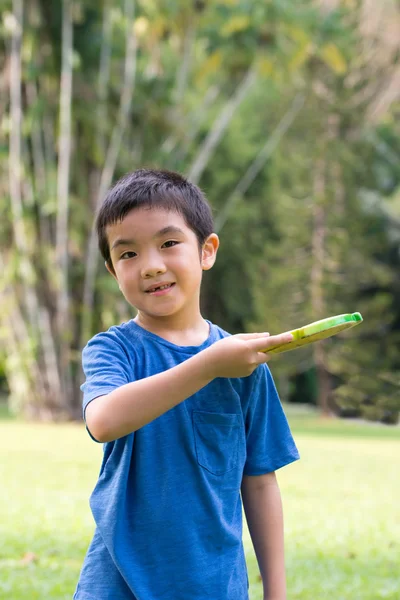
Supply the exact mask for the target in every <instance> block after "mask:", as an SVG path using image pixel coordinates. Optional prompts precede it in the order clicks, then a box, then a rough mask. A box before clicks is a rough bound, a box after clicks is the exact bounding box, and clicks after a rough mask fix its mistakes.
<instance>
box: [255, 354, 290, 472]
mask: <svg viewBox="0 0 400 600" xmlns="http://www.w3.org/2000/svg"><path fill="white" fill-rule="evenodd" d="M248 402H249V404H248V408H247V411H246V416H245V427H246V445H247V459H246V464H245V467H244V474H245V475H263V474H264V473H270V472H272V471H276V470H277V469H280V468H281V467H284V466H285V465H288V464H289V463H291V462H293V461H295V460H298V459H299V458H300V456H299V453H298V450H297V448H296V444H295V442H294V440H293V437H292V434H291V431H290V428H289V424H288V422H287V419H286V415H285V413H284V410H283V407H282V404H281V402H280V399H279V396H278V393H277V391H276V387H275V383H274V380H273V378H272V375H271V373H270V370H269V369H268V367H267V365H265V364H263V365H261V366H260V367H258V369H257V370H256V372H255V377H254V379H253V385H252V388H251V391H250V397H249V399H248Z"/></svg>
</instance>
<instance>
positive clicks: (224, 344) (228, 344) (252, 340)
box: [204, 333, 293, 378]
mask: <svg viewBox="0 0 400 600" xmlns="http://www.w3.org/2000/svg"><path fill="white" fill-rule="evenodd" d="M292 339H293V336H292V334H291V333H281V334H279V335H272V336H270V335H269V333H239V334H238V335H231V336H229V337H226V338H224V339H222V340H219V341H218V342H216V343H215V344H213V345H212V346H210V347H209V348H207V350H205V351H204V352H205V354H207V369H210V370H211V373H212V375H213V377H214V378H215V377H247V376H248V375H251V374H252V372H253V371H254V369H256V368H257V367H258V365H261V364H262V363H265V362H268V360H269V359H270V358H271V355H269V354H268V353H266V352H262V350H268V348H272V347H273V346H277V345H278V344H286V343H288V342H291V341H292Z"/></svg>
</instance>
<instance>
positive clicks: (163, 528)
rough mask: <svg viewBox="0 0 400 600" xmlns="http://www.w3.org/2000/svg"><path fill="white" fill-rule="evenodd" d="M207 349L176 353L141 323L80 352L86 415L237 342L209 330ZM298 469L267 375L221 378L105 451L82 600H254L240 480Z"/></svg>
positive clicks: (78, 599)
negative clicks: (99, 402)
mask: <svg viewBox="0 0 400 600" xmlns="http://www.w3.org/2000/svg"><path fill="white" fill-rule="evenodd" d="M209 325H210V333H209V337H208V339H207V340H206V341H205V342H204V343H203V344H201V345H200V346H177V345H175V344H173V343H171V342H168V341H167V340H165V339H163V338H161V337H159V336H157V335H155V334H153V333H151V332H149V331H147V330H145V329H143V328H142V327H140V326H139V325H137V324H136V323H135V322H134V321H129V322H128V323H124V324H123V325H120V326H117V327H111V329H109V330H108V331H107V332H104V333H100V334H98V335H96V336H95V337H94V338H92V339H91V340H90V342H89V343H88V344H87V346H86V348H85V349H84V351H83V368H84V372H85V375H86V382H85V383H84V384H83V386H82V389H83V392H84V400H83V408H84V410H85V408H86V406H87V405H88V403H89V402H90V401H91V400H93V399H94V398H96V397H98V396H101V395H104V394H108V393H110V392H112V391H113V390H114V389H116V388H118V387H120V386H121V385H124V384H126V383H129V382H132V381H137V380H138V379H143V378H145V377H149V376H151V375H154V374H156V373H160V372H162V371H165V370H167V369H170V368H171V367H174V366H175V365H177V364H179V363H181V362H183V361H184V360H187V359H188V358H190V357H191V356H193V355H195V354H196V353H198V352H200V351H201V350H204V349H205V348H207V347H208V346H210V345H211V344H213V343H214V342H216V341H217V340H219V339H221V338H223V337H225V336H227V335H229V334H228V333H227V332H225V331H223V330H222V329H220V328H219V327H217V326H216V325H213V324H211V323H209ZM298 458H299V455H298V452H297V449H296V446H295V443H294V441H293V438H292V435H291V433H290V429H289V426H288V423H287V420H286V417H285V415H284V412H283V410H282V406H281V403H280V401H279V398H278V395H277V392H276V389H275V385H274V382H273V379H272V377H271V374H270V372H269V369H268V367H267V366H266V365H262V366H260V367H258V368H257V369H256V370H255V371H254V372H253V374H252V375H250V376H249V377H243V378H232V379H227V378H217V379H214V380H213V381H211V383H209V384H208V385H207V386H205V387H204V388H202V389H201V390H199V391H198V392H197V393H195V394H193V396H190V397H189V398H187V399H186V400H185V401H184V402H182V403H180V404H179V405H178V406H176V407H174V408H172V409H171V410H169V411H168V412H166V413H165V414H163V415H161V416H160V417H158V418H157V419H155V420H154V421H152V422H151V423H149V424H147V425H145V426H144V427H142V428H141V429H139V430H138V431H135V432H134V433H131V434H129V435H127V436H125V437H123V438H120V439H118V440H115V441H113V442H107V443H106V444H104V456H103V461H102V465H101V470H100V475H99V479H98V482H97V484H96V486H95V489H94V491H93V493H92V495H91V498H90V505H91V509H92V512H93V516H94V519H95V523H96V529H95V533H94V537H93V540H92V542H91V544H90V547H89V549H88V552H87V555H86V557H85V561H84V564H83V567H82V572H81V576H80V579H79V582H78V586H77V590H76V592H75V595H74V599H75V600H205V599H206V598H209V599H211V600H246V599H248V580H247V571H246V563H245V556H244V551H243V545H242V503H241V496H240V486H241V482H242V478H243V475H244V474H245V475H261V474H263V473H268V472H271V471H275V470H276V469H279V468H280V467H283V466H284V465H287V464H288V463H291V462H292V461H294V460H296V459H298Z"/></svg>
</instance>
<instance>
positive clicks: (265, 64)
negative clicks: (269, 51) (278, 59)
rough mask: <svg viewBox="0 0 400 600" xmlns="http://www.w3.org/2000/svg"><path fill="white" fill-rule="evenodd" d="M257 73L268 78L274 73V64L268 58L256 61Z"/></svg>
mask: <svg viewBox="0 0 400 600" xmlns="http://www.w3.org/2000/svg"><path fill="white" fill-rule="evenodd" d="M257 67H258V72H259V73H260V75H263V76H264V77H270V76H271V75H272V74H273V72H274V68H275V66H274V63H273V61H272V60H271V59H270V58H266V57H263V58H260V59H259V60H258V61H257Z"/></svg>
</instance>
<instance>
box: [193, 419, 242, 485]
mask: <svg viewBox="0 0 400 600" xmlns="http://www.w3.org/2000/svg"><path fill="white" fill-rule="evenodd" d="M193 429H194V442H195V447H196V455H197V462H198V463H199V465H201V466H202V467H203V468H204V469H206V470H207V471H209V472H210V473H213V474H214V475H224V474H225V473H228V471H231V470H232V469H234V468H235V467H236V465H237V462H238V451H239V441H240V433H241V428H240V415H237V414H230V413H210V412H202V411H194V412H193Z"/></svg>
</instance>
